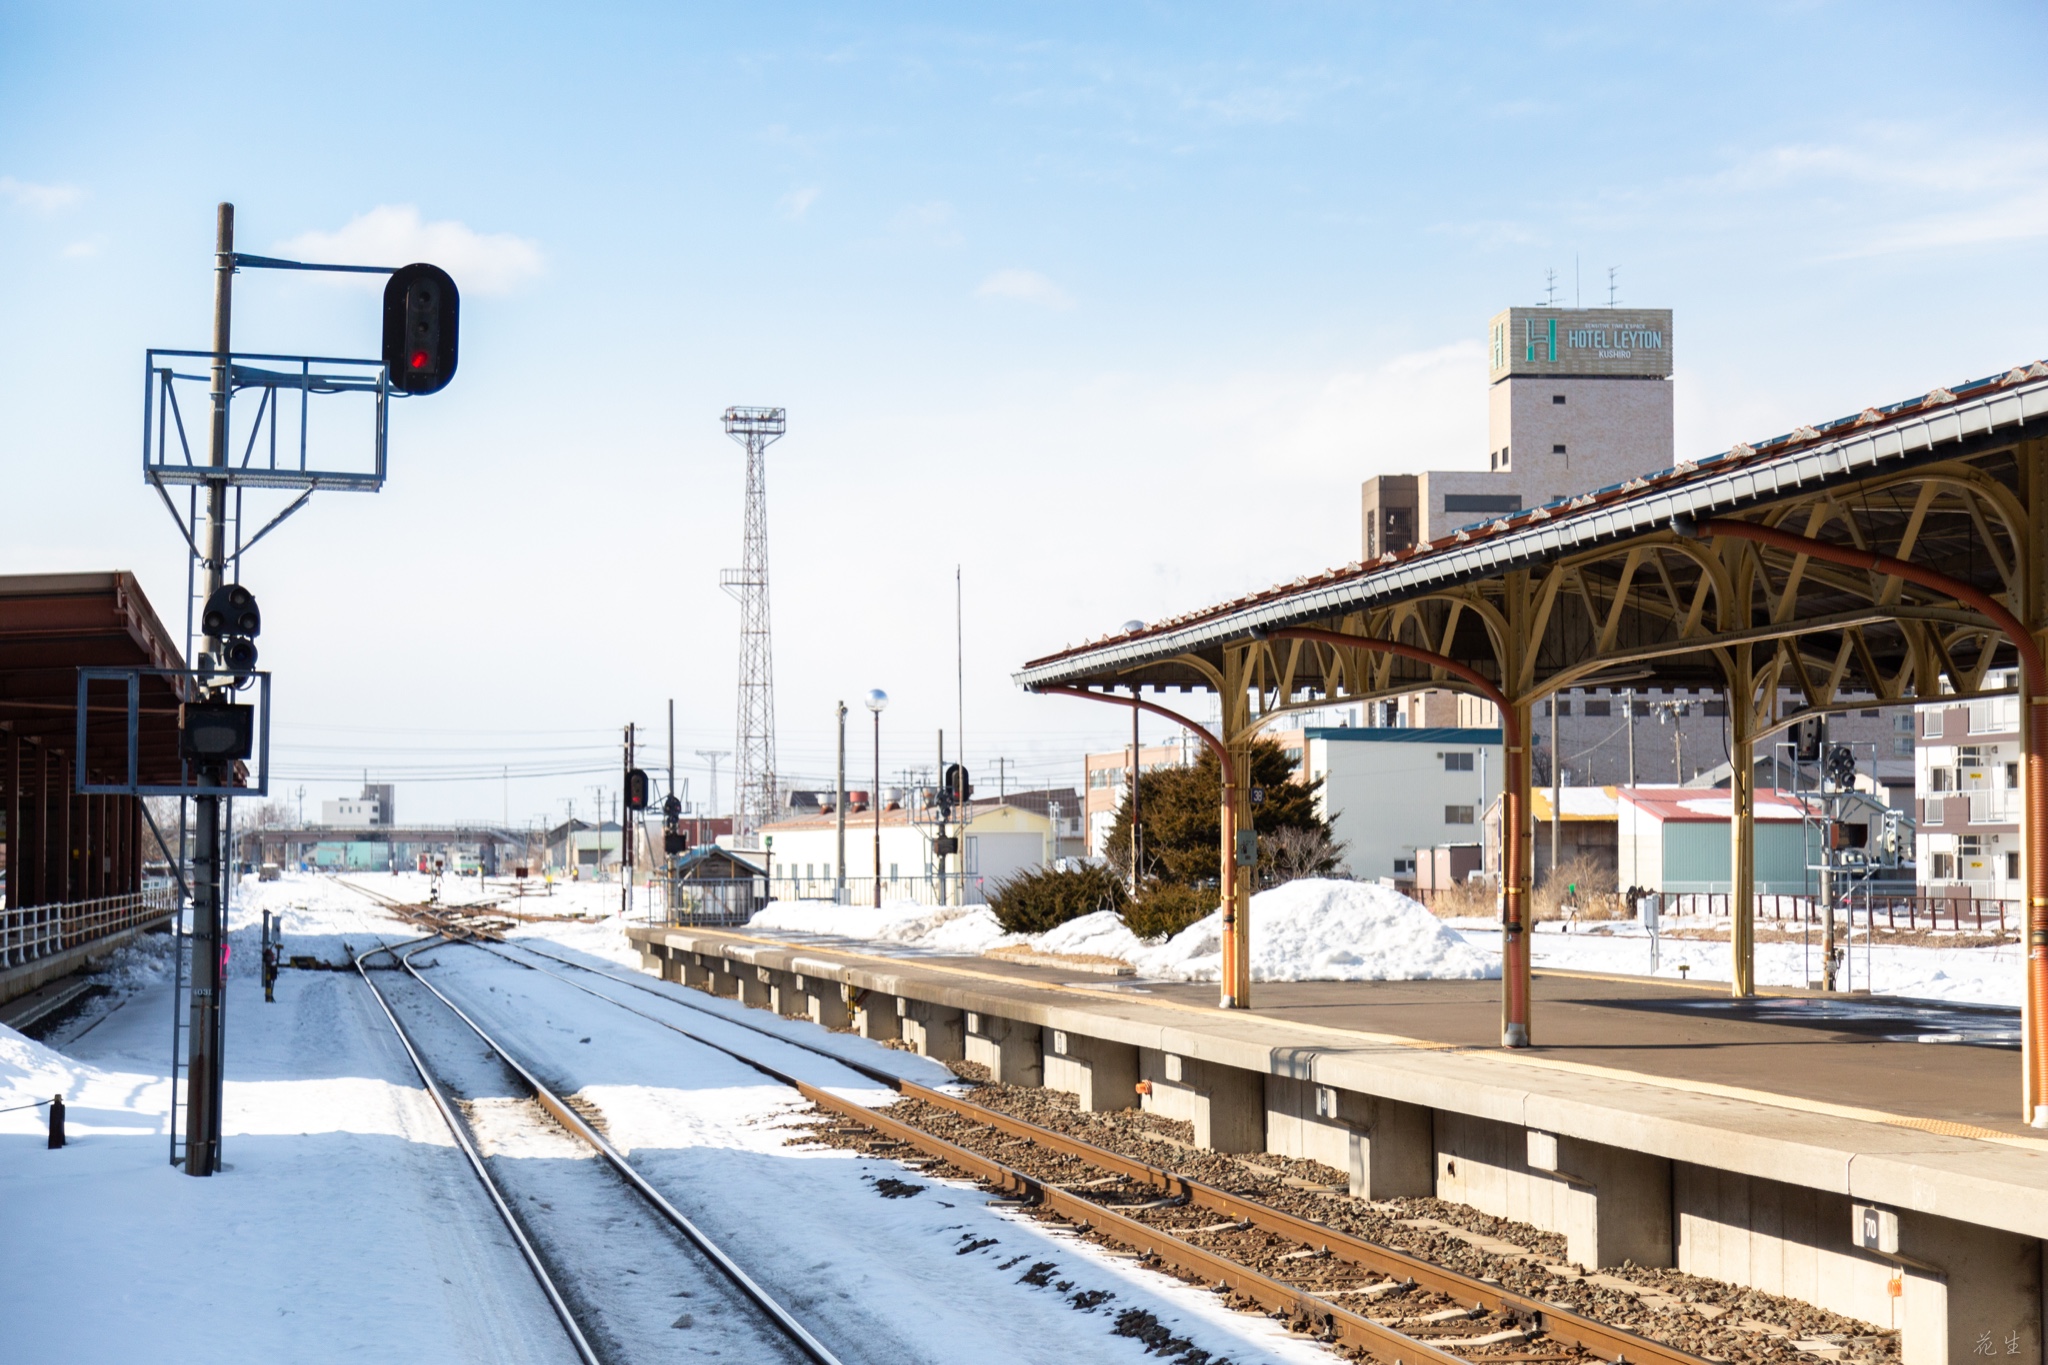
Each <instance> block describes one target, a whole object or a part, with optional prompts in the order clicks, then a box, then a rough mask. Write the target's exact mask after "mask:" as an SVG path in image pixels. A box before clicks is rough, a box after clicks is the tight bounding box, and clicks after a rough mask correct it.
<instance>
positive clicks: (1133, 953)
mask: <svg viewBox="0 0 2048 1365" xmlns="http://www.w3.org/2000/svg"><path fill="white" fill-rule="evenodd" d="M1030 943H1031V946H1032V947H1033V948H1035V949H1037V950H1038V951H1039V952H1041V953H1072V954H1076V955H1080V956H1088V957H1114V958H1120V959H1122V960H1123V961H1125V962H1135V961H1136V960H1137V957H1138V954H1140V953H1142V952H1144V951H1145V950H1146V949H1145V940H1143V939H1141V938H1139V937H1138V936H1137V935H1136V934H1134V933H1132V932H1131V931H1130V930H1129V929H1126V928H1125V927H1124V922H1123V918H1122V916H1120V915H1118V914H1117V912H1116V911H1114V910H1097V911H1096V912H1095V913H1094V914H1092V915H1083V916H1081V917H1080V918H1079V919H1070V920H1068V921H1067V922H1066V923H1065V924H1062V925H1060V926H1059V927H1058V928H1057V929H1053V930H1051V931H1049V932H1047V933H1043V934H1039V935H1036V936H1035V937H1033V938H1032V939H1031V940H1030Z"/></svg>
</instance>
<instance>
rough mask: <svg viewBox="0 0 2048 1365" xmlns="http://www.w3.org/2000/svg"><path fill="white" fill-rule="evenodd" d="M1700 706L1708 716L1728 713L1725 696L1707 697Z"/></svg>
mask: <svg viewBox="0 0 2048 1365" xmlns="http://www.w3.org/2000/svg"><path fill="white" fill-rule="evenodd" d="M1701 707H1702V709H1704V710H1705V711H1706V713H1707V714H1708V715H1710V716H1725V715H1727V714H1728V699H1727V698H1726V697H1708V698H1707V699H1706V700H1705V701H1704V702H1702V703H1701Z"/></svg>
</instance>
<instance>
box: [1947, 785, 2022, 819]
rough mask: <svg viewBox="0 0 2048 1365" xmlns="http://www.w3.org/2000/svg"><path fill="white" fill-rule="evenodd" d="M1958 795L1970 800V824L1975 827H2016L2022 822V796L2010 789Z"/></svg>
mask: <svg viewBox="0 0 2048 1365" xmlns="http://www.w3.org/2000/svg"><path fill="white" fill-rule="evenodd" d="M1958 794H1959V795H1963V796H1967V797H1969V798H1970V823H1971V824H1973V825H2016V824H2018V823H2019V821H2020V802H2019V795H2020V794H2019V793H2018V792H2016V791H2013V790H2011V789H2010V788H2008V789H2006V790H2004V791H1995V790H1994V791H1981V792H1962V793H1958Z"/></svg>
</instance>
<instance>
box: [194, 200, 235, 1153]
mask: <svg viewBox="0 0 2048 1365" xmlns="http://www.w3.org/2000/svg"><path fill="white" fill-rule="evenodd" d="M213 253H214V254H213V367H212V385H213V388H212V395H211V396H212V403H211V405H210V407H209V410H208V415H207V463H208V464H209V465H211V466H212V467H213V468H215V469H224V468H226V467H227V463H228V370H229V350H230V340H229V339H230V336H231V333H232V328H231V326H230V324H231V322H232V316H233V297H234V294H233V291H234V279H235V206H234V205H233V204H222V205H221V206H220V209H219V216H218V218H217V219H216V221H215V227H214V244H213ZM227 517H228V487H227V483H226V481H225V480H224V479H219V478H215V479H209V480H208V481H207V484H206V525H205V536H206V556H205V566H204V567H205V569H206V600H208V601H211V600H212V598H213V595H214V594H215V593H216V592H219V591H220V587H221V583H222V581H223V576H224V571H225V569H226V567H227ZM220 647H221V641H220V637H219V636H216V635H208V636H207V637H206V659H207V664H206V665H205V666H206V667H211V666H213V665H214V664H215V663H217V661H218V660H219V657H220ZM209 681H210V679H209ZM209 690H211V689H209ZM226 781H227V774H226V772H225V771H224V770H223V767H222V765H220V764H219V763H208V764H205V765H203V766H202V767H201V768H200V770H199V783H200V785H201V786H203V787H220V786H222V785H224V784H225V783H226ZM193 800H194V804H195V807H196V820H195V823H196V825H197V827H198V828H197V835H198V839H197V847H196V848H195V849H194V850H193V857H192V881H193V886H192V891H193V897H192V1013H191V1045H192V1056H191V1062H190V1064H189V1066H188V1068H187V1070H186V1073H185V1125H186V1126H185V1174H187V1175H212V1174H213V1173H214V1172H215V1171H217V1170H219V1169H220V1134H221V1074H222V1056H221V1052H222V1045H223V1042H224V1033H223V1030H222V1028H221V1004H222V1001H221V988H222V984H223V983H222V981H221V961H220V951H221V927H222V924H221V921H222V919H223V918H224V916H223V914H222V910H221V903H220V902H221V875H220V874H221V866H220V859H221V847H220V836H221V828H220V798H219V797H218V796H199V797H195V798H194V799H193Z"/></svg>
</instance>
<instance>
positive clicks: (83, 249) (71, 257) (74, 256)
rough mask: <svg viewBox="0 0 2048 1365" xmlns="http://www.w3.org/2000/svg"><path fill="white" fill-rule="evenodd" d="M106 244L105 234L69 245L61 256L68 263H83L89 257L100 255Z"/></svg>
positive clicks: (85, 238) (82, 239)
mask: <svg viewBox="0 0 2048 1365" xmlns="http://www.w3.org/2000/svg"><path fill="white" fill-rule="evenodd" d="M106 244H107V235H106V234H105V233H104V232H103V233H100V234H99V235H98V236H95V237H84V238H81V239H79V240H78V241H76V242H71V243H68V244H67V245H66V246H65V248H64V250H63V251H62V252H61V253H59V254H60V255H62V256H63V257H64V259H65V260H67V261H83V260H86V259H87V258H89V257H93V256H97V255H99V254H100V248H101V247H103V246H105V245H106Z"/></svg>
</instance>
